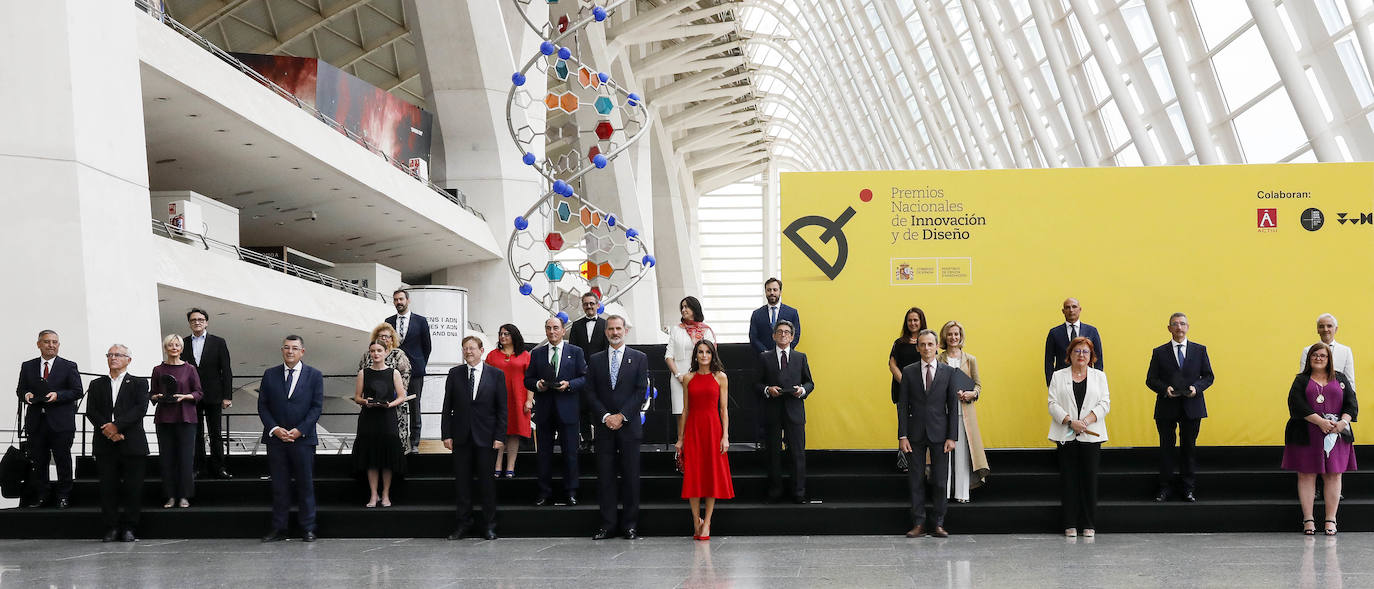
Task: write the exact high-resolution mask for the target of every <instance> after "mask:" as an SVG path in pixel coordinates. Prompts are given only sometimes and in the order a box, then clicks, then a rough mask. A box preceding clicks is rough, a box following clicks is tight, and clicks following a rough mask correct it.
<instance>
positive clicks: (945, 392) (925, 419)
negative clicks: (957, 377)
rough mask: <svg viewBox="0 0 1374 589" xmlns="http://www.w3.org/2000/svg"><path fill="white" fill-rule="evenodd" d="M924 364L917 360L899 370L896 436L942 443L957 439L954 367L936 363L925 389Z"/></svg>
mask: <svg viewBox="0 0 1374 589" xmlns="http://www.w3.org/2000/svg"><path fill="white" fill-rule="evenodd" d="M922 366H924V364H923V363H922V362H921V361H916V362H913V363H911V364H908V365H907V367H906V368H903V369H902V386H901V388H900V390H899V391H898V392H897V437H898V438H906V439H907V440H909V441H920V440H925V441H927V442H930V443H931V444H943V443H944V441H945V440H958V439H959V389H958V388H957V387H955V386H954V371H955V370H956V369H955V368H954V367H953V366H950V365H948V364H944V363H940V362H936V364H935V374H934V375H933V376H932V377H931V379H930V390H926V377H925V374H922V373H921V370H922Z"/></svg>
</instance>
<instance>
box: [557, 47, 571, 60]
mask: <svg viewBox="0 0 1374 589" xmlns="http://www.w3.org/2000/svg"><path fill="white" fill-rule="evenodd" d="M570 57H572V50H571V49H568V48H567V47H559V48H558V59H568V58H570Z"/></svg>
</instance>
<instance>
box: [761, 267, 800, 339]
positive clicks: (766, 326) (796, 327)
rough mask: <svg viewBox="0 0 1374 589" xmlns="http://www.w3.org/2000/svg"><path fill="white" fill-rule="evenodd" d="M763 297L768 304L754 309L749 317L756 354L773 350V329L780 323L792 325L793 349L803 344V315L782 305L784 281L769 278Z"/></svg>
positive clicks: (765, 283) (764, 286) (764, 287)
mask: <svg viewBox="0 0 1374 589" xmlns="http://www.w3.org/2000/svg"><path fill="white" fill-rule="evenodd" d="M763 297H764V298H765V299H767V300H768V304H766V305H764V306H762V307H759V308H757V309H754V314H753V315H752V316H750V317H749V345H751V346H754V353H755V354H762V353H764V352H767V351H768V350H771V349H773V327H774V326H776V325H777V324H778V322H779V321H786V322H788V323H791V324H792V331H793V333H792V347H794V348H795V347H797V346H798V345H800V344H801V315H799V314H797V310H796V309H793V308H792V307H789V306H787V305H784V304H782V281H781V280H778V279H777V278H769V279H768V280H767V281H766V282H764V283H763Z"/></svg>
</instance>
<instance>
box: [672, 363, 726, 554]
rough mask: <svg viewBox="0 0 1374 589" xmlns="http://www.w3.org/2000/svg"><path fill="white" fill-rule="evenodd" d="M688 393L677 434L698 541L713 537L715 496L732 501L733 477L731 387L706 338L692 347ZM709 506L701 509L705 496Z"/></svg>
mask: <svg viewBox="0 0 1374 589" xmlns="http://www.w3.org/2000/svg"><path fill="white" fill-rule="evenodd" d="M682 385H683V388H684V389H686V391H687V402H686V403H684V406H683V411H682V419H683V423H684V424H685V426H684V427H683V428H682V429H681V430H680V431H679V432H678V438H677V450H678V452H679V453H680V455H679V457H680V458H681V461H682V498H683V499H686V500H687V504H688V505H689V506H690V507H691V508H692V526H693V529H694V530H695V531H694V533H693V534H692V538H693V539H695V540H710V539H711V513H712V512H713V511H714V510H715V508H716V499H733V498H734V496H735V486H734V484H733V483H732V482H731V481H730V460H729V459H728V458H727V457H726V455H725V452H726V451H727V450H729V449H730V436H729V431H730V412H729V409H728V408H729V404H730V403H729V397H730V386H729V382H728V381H727V380H726V378H725V366H723V365H722V364H721V362H720V357H719V356H718V355H717V354H716V345H715V344H714V343H712V342H711V341H709V340H701V341H699V342H697V343H696V344H695V345H693V346H692V368H691V371H690V372H688V373H687V374H684V375H682ZM703 498H704V499H706V510H705V512H704V513H702V512H701V509H700V505H701V499H703Z"/></svg>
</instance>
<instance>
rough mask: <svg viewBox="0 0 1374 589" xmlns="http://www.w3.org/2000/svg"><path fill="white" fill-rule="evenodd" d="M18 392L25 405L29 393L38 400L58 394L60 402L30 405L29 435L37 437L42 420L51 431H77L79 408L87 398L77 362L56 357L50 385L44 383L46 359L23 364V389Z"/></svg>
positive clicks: (51, 367)
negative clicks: (37, 429)
mask: <svg viewBox="0 0 1374 589" xmlns="http://www.w3.org/2000/svg"><path fill="white" fill-rule="evenodd" d="M15 393H16V394H18V396H19V402H20V403H23V402H24V395H25V394H27V393H33V396H34V397H47V395H48V393H57V401H55V402H53V403H43V404H37V403H35V404H33V405H29V406H28V409H27V415H25V416H24V430H25V431H27V432H29V435H33V432H34V431H35V429H34V428H36V427H38V422H39V420H42V421H43V422H45V423H46V424H47V426H48V429H49V430H50V431H53V432H57V433H72V432H75V431H76V406H77V405H78V404H79V402H80V401H81V397H82V396H83V395H84V393H83V392H82V390H81V373H80V371H79V370H78V369H77V367H76V362H72V361H71V360H68V359H66V358H63V357H61V356H55V357H53V359H52V364H51V365H49V366H48V380H47V382H44V381H43V358H42V357H38V358H34V359H32V360H29V361H28V362H25V363H23V364H21V365H20V366H19V386H18V387H17V388H15Z"/></svg>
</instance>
